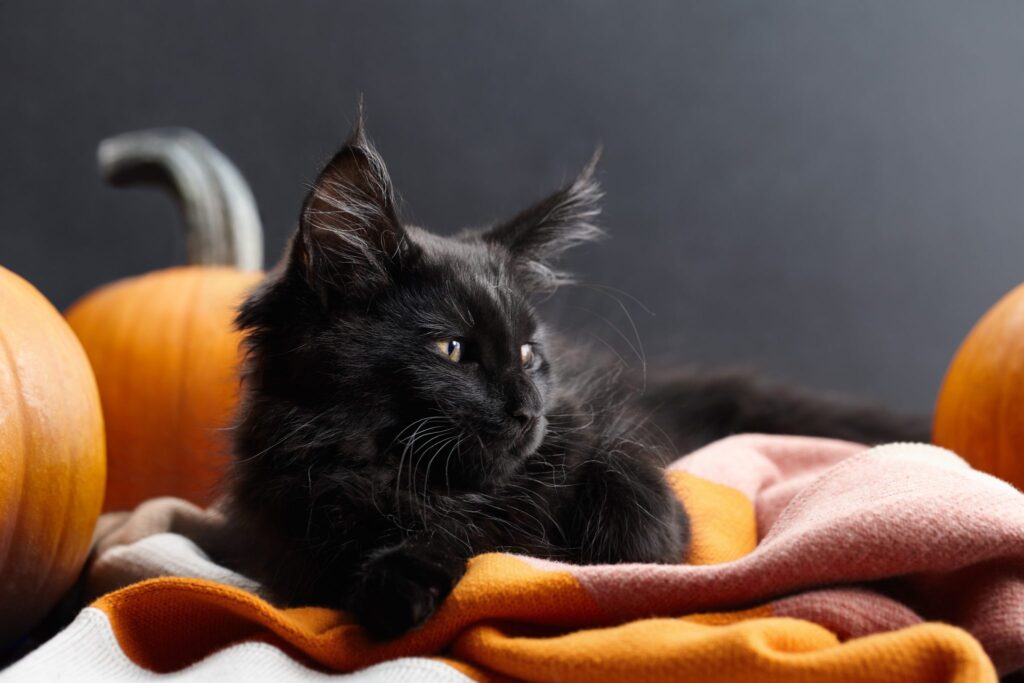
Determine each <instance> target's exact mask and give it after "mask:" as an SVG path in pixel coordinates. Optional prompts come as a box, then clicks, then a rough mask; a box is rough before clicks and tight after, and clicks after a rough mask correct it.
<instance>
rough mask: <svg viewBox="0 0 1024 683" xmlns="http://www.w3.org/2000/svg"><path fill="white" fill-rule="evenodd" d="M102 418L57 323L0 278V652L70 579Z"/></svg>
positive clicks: (87, 510)
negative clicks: (0, 615) (0, 609)
mask: <svg viewBox="0 0 1024 683" xmlns="http://www.w3.org/2000/svg"><path fill="white" fill-rule="evenodd" d="M105 477H106V460H105V446H104V439H103V415H102V412H101V410H100V397H99V394H98V392H97V390H96V380H95V379H94V378H93V374H92V370H91V369H90V367H89V361H88V359H87V358H86V356H85V352H84V351H83V350H82V346H81V344H79V342H78V339H76V338H75V335H74V333H73V332H72V331H71V329H70V328H69V327H68V325H67V323H66V322H64V319H63V318H62V317H61V316H60V313H58V312H57V310H56V309H55V308H54V307H53V306H52V305H51V304H50V302H49V301H47V300H46V298H45V297H44V296H43V295H42V294H40V293H39V291H38V290H36V289H35V288H34V287H33V286H32V285H30V284H29V283H27V282H25V281H24V280H22V279H21V278H20V277H18V276H17V275H15V274H14V273H12V272H10V271H9V270H5V269H4V268H0V606H2V612H3V616H2V617H0V648H2V646H3V645H5V644H8V643H9V642H10V641H11V640H12V639H13V638H16V637H17V636H19V635H21V634H23V633H25V632H26V631H28V630H29V629H30V628H31V627H32V626H34V625H35V624H36V623H37V622H38V621H39V620H40V619H41V618H42V617H43V616H44V615H45V614H46V613H47V611H48V610H49V609H50V608H51V607H53V605H54V604H55V603H56V602H57V600H58V599H59V598H60V597H61V596H62V595H63V594H64V593H65V592H66V591H67V590H68V589H69V588H70V587H71V585H72V584H73V583H74V582H75V580H76V578H77V577H78V573H79V571H80V570H81V568H82V563H83V562H84V561H85V558H86V555H87V554H88V552H89V545H90V542H91V540H92V532H93V527H94V526H95V524H96V518H97V517H98V516H99V514H100V506H101V505H102V503H103V484H104V481H105Z"/></svg>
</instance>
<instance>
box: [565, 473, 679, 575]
mask: <svg viewBox="0 0 1024 683" xmlns="http://www.w3.org/2000/svg"><path fill="white" fill-rule="evenodd" d="M576 490H577V491H576V498H575V501H574V505H572V506H571V509H570V511H569V520H568V524H567V526H568V529H569V535H570V539H569V540H570V545H571V546H572V547H573V548H574V549H575V550H576V559H577V560H578V561H579V562H582V563H583V564H616V563H623V562H647V563H657V564H677V563H679V562H682V561H683V559H684V557H685V554H686V549H687V546H688V545H689V537H690V530H689V520H688V518H687V515H686V512H685V511H684V510H683V507H682V505H681V504H680V503H679V501H678V500H677V499H676V497H675V495H674V494H673V493H672V490H671V489H670V488H669V486H668V483H667V482H666V481H665V479H664V474H663V473H662V471H661V470H659V469H658V468H655V467H653V466H647V465H646V464H640V463H634V462H626V463H621V462H620V463H605V462H601V461H598V460H591V461H590V462H589V463H587V464H586V465H584V466H583V468H582V469H581V471H580V472H579V478H578V479H577V482H576Z"/></svg>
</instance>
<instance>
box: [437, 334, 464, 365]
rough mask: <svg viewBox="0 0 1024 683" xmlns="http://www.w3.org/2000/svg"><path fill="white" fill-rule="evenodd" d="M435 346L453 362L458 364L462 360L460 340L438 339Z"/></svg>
mask: <svg viewBox="0 0 1024 683" xmlns="http://www.w3.org/2000/svg"><path fill="white" fill-rule="evenodd" d="M434 346H436V347H437V350H438V351H440V352H441V355H443V356H445V357H447V358H448V360H450V361H451V362H453V363H458V362H459V361H461V360H462V342H460V341H459V340H458V339H438V340H437V341H436V342H434Z"/></svg>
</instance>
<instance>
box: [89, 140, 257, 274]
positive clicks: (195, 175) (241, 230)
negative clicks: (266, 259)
mask: <svg viewBox="0 0 1024 683" xmlns="http://www.w3.org/2000/svg"><path fill="white" fill-rule="evenodd" d="M98 158H99V165H100V170H101V171H102V172H103V176H104V177H105V178H106V180H107V182H109V183H111V184H112V185H115V186H126V185H134V184H138V183H147V184H155V185H159V186H162V187H164V188H166V189H168V190H170V191H171V192H172V193H173V194H174V195H175V197H176V198H177V200H178V203H179V205H180V206H181V212H182V214H183V216H184V219H185V245H186V251H187V261H188V263H189V264H190V265H227V266H235V267H236V268H239V269H240V270H259V269H260V268H262V267H263V228H262V226H261V225H260V217H259V212H258V211H257V210H256V201H255V199H253V196H252V191H251V190H250V189H249V185H248V184H247V183H246V182H245V179H244V178H243V177H242V174H241V173H240V172H239V170H238V168H236V167H235V165H234V164H232V163H231V161H230V160H228V158H227V157H226V156H224V154H222V153H221V152H220V150H218V149H217V148H216V147H214V146H213V144H211V143H210V141H209V140H207V139H206V138H204V137H203V136H202V135H200V134H199V133H196V132H195V131H193V130H189V129H187V128H154V129H150V130H141V131H136V132H131V133H123V134H121V135H117V136H115V137H112V138H107V139H106V140H103V141H102V142H100V145H99V150H98Z"/></svg>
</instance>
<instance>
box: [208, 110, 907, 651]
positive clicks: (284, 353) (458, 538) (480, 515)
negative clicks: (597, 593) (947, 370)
mask: <svg viewBox="0 0 1024 683" xmlns="http://www.w3.org/2000/svg"><path fill="white" fill-rule="evenodd" d="M592 171H593V168H592V166H591V167H588V168H587V169H586V170H585V171H584V173H583V174H582V175H581V176H580V178H578V179H577V180H576V181H575V182H574V183H573V184H571V185H570V186H568V187H566V188H564V189H563V190H561V191H559V192H558V193H556V194H554V195H552V196H551V197H549V198H548V199H546V200H544V201H543V202H541V203H540V204H538V205H537V206H535V207H533V208H532V209H529V210H527V211H524V212H523V213H521V214H519V215H518V216H516V217H515V218H513V219H512V220H511V221H509V222H508V223H505V224H502V225H499V226H497V227H495V228H492V229H490V230H489V231H486V232H477V233H465V234H463V235H460V236H458V237H456V238H441V237H438V236H435V235H432V234H430V233H427V232H425V231H423V230H420V229H418V228H414V227H410V226H404V225H402V224H401V223H400V222H399V220H398V216H397V214H396V212H395V207H394V200H393V197H392V190H391V187H390V181H389V180H388V178H387V174H386V171H385V170H384V166H383V163H382V162H381V161H380V159H379V157H378V156H377V155H376V153H375V152H374V151H373V149H372V148H371V147H370V146H369V144H368V143H367V142H366V140H365V138H364V137H363V134H362V131H361V128H360V129H359V130H357V132H356V133H355V134H354V136H353V138H352V139H351V140H350V141H349V143H347V145H346V146H345V147H344V148H343V149H342V150H341V151H340V152H339V153H338V154H337V155H336V156H335V157H334V158H333V159H332V160H331V162H330V163H329V164H328V166H327V167H326V168H325V170H324V171H323V172H322V173H321V175H320V177H319V178H318V180H317V182H316V184H315V186H314V189H313V191H312V193H311V194H310V197H309V198H308V199H307V201H306V205H305V206H304V209H303V213H302V217H301V219H300V227H299V231H298V233H297V236H296V238H295V239H294V240H293V242H292V244H291V246H290V248H289V254H288V255H287V257H286V259H285V261H284V262H283V263H282V265H281V267H280V268H279V269H278V270H277V271H276V272H275V273H273V274H272V275H271V276H270V277H268V280H267V282H266V283H265V284H264V285H263V286H262V287H261V288H260V290H259V291H257V292H256V293H255V294H254V295H253V296H252V297H251V298H250V299H249V301H248V302H247V303H246V304H245V305H244V306H243V307H242V310H241V312H240V314H239V326H240V328H241V329H242V330H243V331H245V332H246V334H247V345H248V348H249V352H250V353H249V361H248V364H247V371H246V380H245V387H246V390H245V396H244V400H243V407H242V409H241V412H240V418H239V421H238V425H237V428H236V432H235V433H236V443H235V446H236V460H235V463H234V467H233V471H232V476H231V479H230V482H229V485H230V498H229V508H228V510H229V518H230V519H231V521H232V522H233V523H234V525H235V527H236V529H237V531H236V536H237V538H238V539H240V540H241V541H242V545H247V546H248V552H242V553H240V557H239V558H238V561H239V562H240V563H241V564H243V565H245V567H246V569H247V570H248V571H251V572H254V573H255V574H256V575H257V576H258V577H259V578H260V579H262V580H263V581H264V582H265V583H266V585H267V586H268V587H269V588H270V590H271V591H272V592H273V593H274V594H275V596H276V597H277V598H278V599H279V600H281V601H283V602H286V603H291V604H318V605H327V606H333V607H340V608H345V609H350V610H352V611H353V612H354V613H355V614H356V616H357V617H358V618H359V619H360V621H361V622H362V623H364V624H365V625H366V626H367V627H368V628H369V629H370V630H371V632H372V633H374V634H375V635H378V636H382V637H388V636H393V635H397V634H400V633H402V632H404V631H406V630H408V629H409V628H412V627H414V626H416V625H418V624H419V623H421V622H422V621H423V620H424V619H426V618H427V617H429V616H430V614H431V613H432V612H433V611H434V610H435V609H436V608H437V606H438V605H439V604H440V603H441V601H442V600H443V599H444V597H445V596H446V595H447V594H448V592H449V591H450V590H451V588H452V586H453V585H454V583H455V582H456V581H458V579H459V578H460V577H461V575H462V573H463V572H464V570H465V564H466V561H467V560H468V559H469V558H470V557H471V556H473V555H475V554H478V553H482V552H487V551H493V550H508V551H513V552H520V553H527V554H531V555H535V556H540V557H546V558H553V559H560V560H566V561H569V562H581V563H601V562H662V563H671V562H680V561H683V559H684V557H685V552H686V547H687V542H688V538H689V528H688V522H687V517H686V514H685V512H684V510H683V508H682V506H681V505H680V504H679V503H678V501H677V500H676V498H675V496H674V495H673V494H672V492H671V491H670V489H669V487H668V485H667V483H666V481H665V479H664V477H663V474H662V471H661V469H662V467H663V466H664V464H665V463H666V462H667V461H668V460H670V459H672V458H675V457H678V456H679V455H682V454H683V453H685V452H687V451H688V450H692V449H693V448H694V447H696V446H699V445H702V444H704V443H707V442H709V441H711V440H714V439H715V438H718V437H721V436H725V435H728V434H731V433H736V432H741V431H761V432H783V433H803V434H814V435H824V436H838V437H843V438H850V439H855V440H861V441H866V442H881V441H890V440H910V439H920V438H924V437H925V436H926V431H925V425H924V424H923V423H922V422H920V421H912V420H903V419H900V418H896V417H892V416H889V415H888V414H886V413H885V412H883V411H881V410H877V409H874V408H870V407H863V406H859V405H856V404H851V403H843V402H838V401H834V400H826V401H822V400H819V399H817V398H815V397H813V396H810V395H805V394H802V393H798V392H793V391H792V390H787V389H781V388H776V387H771V386H767V385H763V384H761V383H758V382H755V381H753V380H750V379H749V378H747V377H745V376H740V375H730V374H708V373H697V372H691V373H685V374H680V375H676V376H674V377H670V378H665V379H663V380H662V381H660V382H659V381H653V382H650V383H649V384H650V386H649V387H648V389H647V390H646V391H643V392H641V391H639V390H638V388H637V387H636V386H635V384H634V383H632V382H630V381H629V380H628V378H627V377H625V376H624V375H622V374H621V373H620V371H619V370H617V369H616V365H615V364H609V363H607V362H606V361H605V359H604V358H603V357H602V356H601V355H600V354H596V353H592V352H589V351H587V350H585V349H580V348H575V347H570V346H568V345H565V344H564V343H563V342H561V341H559V339H558V338H557V337H556V336H555V335H553V334H551V333H549V332H548V331H547V329H546V328H545V327H544V325H543V324H542V323H541V322H540V321H539V319H538V318H537V314H536V311H535V310H534V308H533V307H532V306H531V304H530V297H531V295H533V294H536V293H538V292H543V291H549V290H550V289H551V288H552V287H555V286H557V285H558V284H560V283H561V282H562V281H564V280H565V276H564V275H563V274H561V273H559V272H558V271H556V270H555V269H554V260H555V259H556V258H557V256H558V255H559V254H560V253H561V252H562V251H564V249H566V248H568V247H570V246H572V245H574V244H576V243H578V242H581V241H585V240H587V239H591V238H593V237H594V236H596V235H597V234H598V231H597V230H596V229H595V228H594V227H593V225H592V224H591V218H592V217H593V216H594V215H595V213H596V204H595V202H596V200H597V199H598V196H599V194H598V192H597V187H596V184H595V183H594V181H593V179H592ZM652 374H653V373H652ZM243 556H244V557H243Z"/></svg>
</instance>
